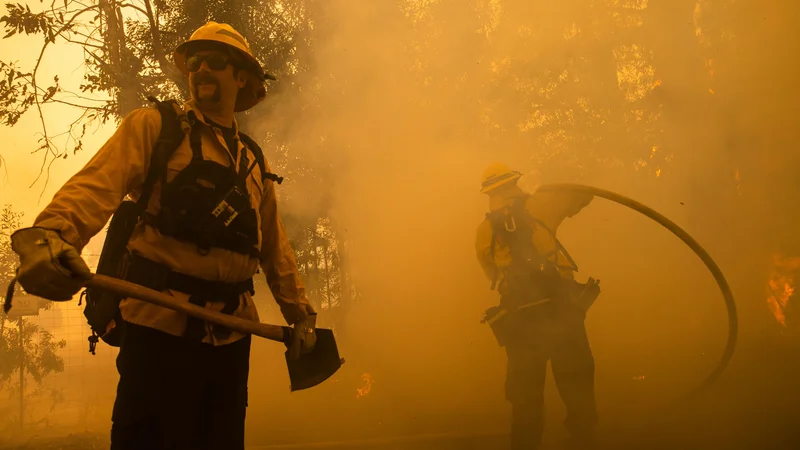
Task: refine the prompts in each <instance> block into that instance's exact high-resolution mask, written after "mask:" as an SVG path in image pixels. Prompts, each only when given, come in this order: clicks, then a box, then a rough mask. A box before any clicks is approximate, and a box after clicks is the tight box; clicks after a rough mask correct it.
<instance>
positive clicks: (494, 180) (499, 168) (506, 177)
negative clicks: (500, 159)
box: [481, 163, 522, 194]
mask: <svg viewBox="0 0 800 450" xmlns="http://www.w3.org/2000/svg"><path fill="white" fill-rule="evenodd" d="M521 176H522V174H521V173H520V172H517V171H516V170H511V168H510V167H508V166H507V165H505V164H503V163H494V164H491V165H490V166H489V167H487V168H486V170H484V171H483V179H482V180H481V192H482V193H484V194H488V193H489V192H490V191H493V190H495V189H497V188H499V187H500V186H505V185H507V184H509V183H514V182H516V181H517V180H519V179H520V177H521Z"/></svg>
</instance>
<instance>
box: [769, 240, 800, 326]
mask: <svg viewBox="0 0 800 450" xmlns="http://www.w3.org/2000/svg"><path fill="white" fill-rule="evenodd" d="M772 264H773V269H772V274H771V275H770V278H769V280H768V282H767V306H768V307H769V309H770V311H771V312H772V315H773V316H775V320H777V321H778V323H779V324H781V326H783V327H785V326H786V307H787V306H788V304H789V298H790V297H791V296H792V294H793V293H794V290H795V288H796V285H795V279H794V278H795V275H796V274H797V271H798V270H800V257H797V256H789V257H784V256H782V255H781V254H776V255H773V257H772Z"/></svg>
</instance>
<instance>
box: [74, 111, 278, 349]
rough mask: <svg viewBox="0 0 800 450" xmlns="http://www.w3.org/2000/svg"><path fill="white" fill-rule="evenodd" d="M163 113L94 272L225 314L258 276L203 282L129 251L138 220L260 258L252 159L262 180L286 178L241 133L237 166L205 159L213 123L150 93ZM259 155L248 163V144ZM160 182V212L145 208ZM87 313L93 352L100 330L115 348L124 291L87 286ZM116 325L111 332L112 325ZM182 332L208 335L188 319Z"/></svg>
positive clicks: (223, 333)
mask: <svg viewBox="0 0 800 450" xmlns="http://www.w3.org/2000/svg"><path fill="white" fill-rule="evenodd" d="M148 100H150V101H151V102H153V103H154V104H155V105H156V107H157V108H158V111H159V113H160V114H161V131H160V133H159V135H158V139H157V140H156V144H155V147H154V149H153V154H152V157H151V161H150V165H149V168H148V171H147V176H146V178H145V181H144V184H143V186H142V193H141V195H140V196H139V198H138V199H137V200H136V201H135V202H134V201H131V200H124V201H123V202H122V203H121V204H120V207H119V208H118V209H117V211H116V212H115V213H114V216H113V217H112V219H111V224H110V225H109V229H108V233H107V235H106V240H105V242H104V244H103V250H102V252H101V254H100V261H99V262H98V267H97V273H100V274H103V275H109V276H115V277H120V278H123V279H125V280H127V281H131V282H134V283H137V284H140V285H143V286H147V287H149V288H151V289H156V290H159V291H161V290H166V289H172V290H176V291H180V292H184V293H187V294H189V295H190V299H189V302H190V303H193V304H195V305H198V306H205V305H206V303H208V302H223V303H224V307H223V309H222V312H223V313H227V314H231V313H233V312H234V311H236V309H237V308H238V307H239V304H240V299H241V295H242V294H243V293H244V292H250V293H251V295H252V294H254V293H255V292H254V290H253V280H252V279H248V280H245V281H242V282H239V283H224V282H212V281H208V280H202V279H199V278H194V277H190V276H188V275H185V274H181V273H178V272H175V271H173V270H171V269H170V268H169V267H167V266H164V265H162V264H158V263H156V262H154V261H151V260H149V259H147V258H144V257H142V256H140V255H132V254H130V253H128V251H127V248H126V247H127V244H128V241H129V240H130V237H131V234H132V232H133V229H134V227H135V226H136V224H137V223H139V222H140V221H144V222H145V224H147V225H148V226H153V227H155V228H157V229H158V230H159V232H161V233H162V234H164V235H166V236H170V237H173V238H175V239H178V240H181V241H185V242H191V243H194V244H195V245H197V249H198V252H199V253H200V254H207V253H208V251H209V250H210V249H211V248H222V249H225V250H230V251H233V252H236V253H241V254H245V255H249V256H257V255H258V251H257V248H256V245H257V243H258V226H257V224H258V218H257V214H258V213H257V212H256V211H255V209H254V208H253V207H252V205H251V203H250V193H249V191H248V189H247V184H246V180H247V177H248V176H250V174H251V173H252V171H253V169H254V168H255V165H256V164H257V165H258V166H259V169H260V172H261V179H262V182H265V181H266V180H271V181H274V182H276V183H278V184H280V183H281V182H282V181H283V178H282V177H279V176H277V175H275V174H272V173H269V172H267V170H266V163H265V161H264V154H263V152H262V150H261V148H260V147H259V146H258V144H256V142H255V141H253V140H252V139H251V138H250V137H248V136H247V135H245V134H244V133H241V132H240V133H238V138H239V139H240V140H241V142H242V143H243V144H244V146H245V149H244V150H243V152H242V155H241V157H240V164H239V167H238V168H237V167H236V164H235V163H234V161H233V159H232V158H231V164H230V166H224V165H222V164H219V163H216V162H214V161H209V160H206V159H205V158H204V157H203V153H202V146H201V139H200V137H201V135H200V133H201V131H202V130H203V129H204V128H205V127H209V125H206V124H204V123H202V122H201V121H199V120H197V117H195V116H194V113H192V112H189V113H186V112H184V111H183V109H182V108H181V106H180V105H179V104H178V103H177V102H176V101H174V100H167V101H159V100H156V99H155V98H153V97H148ZM187 135H188V139H189V144H190V147H191V149H192V160H191V162H190V163H189V165H187V166H186V167H185V168H184V169H183V170H181V171H180V172H179V173H178V174H177V175H176V176H175V178H174V179H173V180H172V181H171V182H167V165H168V163H169V160H170V159H171V158H172V156H173V155H174V153H175V151H176V150H177V149H178V147H180V145H181V144H182V143H183V142H184V140H185V139H187ZM248 149H249V150H250V153H252V155H253V158H254V161H252V162H250V161H249V157H248V156H247V155H248V152H247V150H248ZM159 180H160V181H161V186H162V189H161V202H160V204H161V206H160V210H159V211H158V213H156V214H151V213H148V212H147V211H146V208H147V204H148V201H149V199H150V196H151V194H152V192H153V187H154V185H155V184H156V182H157V181H159ZM84 296H85V298H86V307H85V309H84V315H85V316H86V318H87V321H88V322H89V325H90V326H91V328H92V336H90V337H89V351H90V352H92V354H94V350H95V347H96V344H97V342H98V340H99V338H98V336H103V338H102V339H103V341H105V342H106V343H108V344H109V345H112V346H119V342H120V328H121V326H122V318H121V314H120V311H119V302H120V300H121V298H120V297H118V296H115V295H113V294H109V293H106V292H103V291H94V290H91V289H86V290H85V291H84ZM111 320H115V321H116V323H117V327H116V328H115V329H113V330H112V331H111V332H110V333H108V334H106V333H105V330H106V327H107V325H108V323H109V322H110V321H111ZM187 320H188V322H187V327H186V333H185V335H186V336H187V337H190V338H194V339H202V338H203V337H204V336H205V329H204V322H203V321H201V320H199V319H195V318H192V317H189V318H188V319H187ZM214 335H215V336H216V337H218V338H220V339H224V338H226V337H227V336H229V335H230V331H229V330H226V329H223V328H221V327H214Z"/></svg>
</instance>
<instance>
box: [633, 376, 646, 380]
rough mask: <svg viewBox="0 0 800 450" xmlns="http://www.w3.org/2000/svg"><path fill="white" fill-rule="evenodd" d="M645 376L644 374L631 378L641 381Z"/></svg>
mask: <svg viewBox="0 0 800 450" xmlns="http://www.w3.org/2000/svg"><path fill="white" fill-rule="evenodd" d="M645 378H646V376H645V375H639V376H636V377H633V379H634V380H636V381H642V380H644V379H645Z"/></svg>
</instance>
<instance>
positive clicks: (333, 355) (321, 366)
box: [286, 328, 344, 392]
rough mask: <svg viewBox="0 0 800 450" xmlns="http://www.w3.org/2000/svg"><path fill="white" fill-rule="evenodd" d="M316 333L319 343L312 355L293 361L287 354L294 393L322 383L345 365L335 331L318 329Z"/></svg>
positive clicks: (308, 354) (307, 354)
mask: <svg viewBox="0 0 800 450" xmlns="http://www.w3.org/2000/svg"><path fill="white" fill-rule="evenodd" d="M314 331H315V333H316V335H317V342H316V344H315V345H314V349H313V350H311V352H310V353H306V354H302V355H300V358H298V359H297V360H295V361H293V360H290V359H289V352H288V351H287V352H286V366H287V367H288V368H289V381H290V382H291V386H292V392H294V391H299V390H303V389H308V388H311V387H314V386H316V385H318V384H320V383H322V382H323V381H325V380H327V379H328V378H330V377H331V375H333V374H334V373H336V371H337V370H339V367H342V364H344V359H342V358H340V357H339V349H338V348H337V347H336V338H334V336H333V330H329V329H325V328H317V329H316V330H314Z"/></svg>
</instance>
